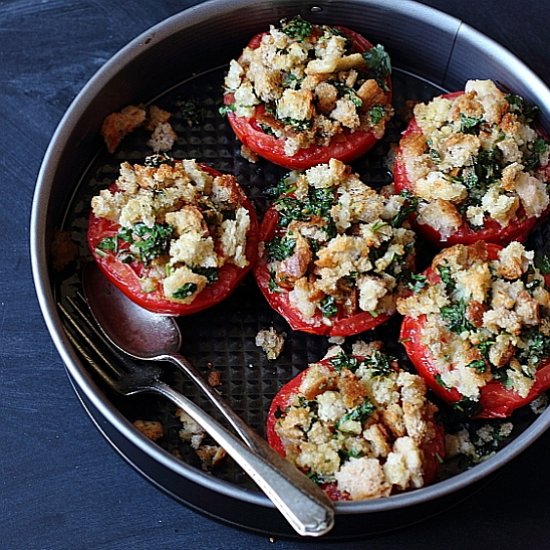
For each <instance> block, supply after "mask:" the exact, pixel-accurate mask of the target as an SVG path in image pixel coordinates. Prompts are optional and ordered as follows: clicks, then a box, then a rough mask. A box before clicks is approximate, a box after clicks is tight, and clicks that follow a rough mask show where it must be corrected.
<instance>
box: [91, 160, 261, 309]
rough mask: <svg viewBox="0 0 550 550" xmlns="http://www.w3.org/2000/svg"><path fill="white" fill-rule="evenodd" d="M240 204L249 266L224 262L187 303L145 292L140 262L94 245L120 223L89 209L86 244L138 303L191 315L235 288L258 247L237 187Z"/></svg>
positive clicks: (211, 171)
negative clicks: (125, 259)
mask: <svg viewBox="0 0 550 550" xmlns="http://www.w3.org/2000/svg"><path fill="white" fill-rule="evenodd" d="M200 167H201V169H203V170H204V171H205V172H207V173H209V174H210V175H212V176H214V177H215V176H219V175H220V172H218V171H217V170H215V169H213V168H210V167H209V166H205V165H200ZM238 192H239V195H240V200H239V202H240V204H241V205H242V206H243V207H245V208H246V209H247V210H248V213H249V215H250V229H249V231H248V235H247V244H246V258H247V259H248V262H249V264H248V266H246V267H245V268H240V267H237V266H236V265H234V264H229V263H226V264H225V265H223V266H222V267H221V268H220V269H219V272H218V280H217V281H215V282H214V283H211V284H209V285H207V286H206V287H205V288H204V289H203V290H202V291H201V292H200V293H199V294H197V296H196V297H195V299H194V300H193V301H192V302H191V303H190V304H181V303H178V302H174V301H172V300H168V299H167V298H165V296H164V293H163V292H162V290H161V289H160V288H158V289H157V290H155V291H153V292H144V291H143V289H142V286H141V284H140V280H139V277H138V274H139V271H140V268H141V264H139V263H137V262H134V263H131V264H127V263H124V262H122V261H120V260H119V259H118V258H117V257H116V256H115V255H114V254H112V253H110V252H107V253H103V254H98V253H97V247H98V244H99V243H100V241H101V240H103V239H104V238H106V237H113V236H115V235H116V234H117V231H118V229H119V227H120V225H119V224H116V223H114V222H111V221H109V220H106V219H104V218H98V217H97V216H95V215H94V214H93V212H91V213H90V218H89V225H88V234H87V239H88V247H89V249H90V251H91V253H92V256H93V258H94V260H95V262H96V263H97V265H98V267H99V268H100V270H101V271H102V272H103V274H104V275H105V276H106V277H107V278H108V279H109V280H110V281H111V282H112V283H114V284H115V285H116V286H117V287H118V288H119V289H120V290H121V291H122V292H123V293H124V294H126V296H128V298H130V299H131V300H133V301H134V302H135V303H137V304H138V305H140V306H141V307H143V308H145V309H148V310H149V311H153V312H155V313H161V314H165V315H191V314H193V313H197V312H199V311H202V310H203V309H207V308H209V307H211V306H214V305H216V304H217V303H219V302H221V301H222V300H223V299H225V298H226V297H227V296H229V294H231V292H232V291H233V290H234V289H235V288H236V286H237V285H238V284H239V282H240V281H241V280H242V279H243V278H244V277H245V276H246V274H247V273H248V272H249V271H250V270H251V269H252V267H253V265H254V263H255V262H256V258H257V250H258V227H259V226H258V220H257V216H256V211H255V209H254V206H253V205H252V203H251V202H250V200H249V199H248V198H247V197H246V195H245V193H244V191H243V190H242V189H241V188H240V187H238Z"/></svg>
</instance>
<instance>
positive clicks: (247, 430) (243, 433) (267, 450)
mask: <svg viewBox="0 0 550 550" xmlns="http://www.w3.org/2000/svg"><path fill="white" fill-rule="evenodd" d="M157 359H159V360H166V361H170V362H171V363H173V364H174V365H176V366H177V367H179V368H180V369H181V370H182V371H183V372H184V373H185V374H186V375H187V376H189V377H190V378H191V380H192V381H193V383H194V384H195V385H196V386H197V387H198V388H199V389H200V390H201V391H202V392H203V394H204V395H205V396H206V397H207V398H208V399H209V400H210V402H211V403H212V404H213V405H215V407H216V408H217V409H218V410H219V411H220V413H222V414H223V416H224V417H225V418H226V420H227V421H228V422H229V423H230V424H231V426H233V428H234V429H235V431H236V432H237V433H238V434H239V436H240V437H241V439H242V440H243V441H244V442H245V443H246V444H247V445H248V446H249V447H250V448H251V449H252V450H253V451H255V452H256V453H258V454H260V455H262V456H271V455H272V449H271V447H270V446H269V445H268V444H267V442H266V441H265V439H263V438H262V437H260V436H259V435H258V434H257V433H256V432H255V431H254V430H253V429H252V428H251V427H250V426H249V425H248V424H247V423H246V422H245V421H244V420H243V419H242V418H241V417H240V416H239V415H238V414H237V413H236V412H235V411H234V410H233V409H232V408H231V407H230V405H229V404H228V403H227V401H226V400H225V399H224V398H223V397H222V395H221V394H220V393H219V392H218V391H217V390H216V389H215V388H213V387H212V386H210V384H208V381H207V380H206V379H205V378H204V376H203V375H202V374H201V372H200V371H199V370H198V369H197V368H196V367H195V366H194V365H193V364H192V363H191V362H190V361H188V360H187V359H186V358H185V357H184V356H183V355H180V354H179V353H172V354H169V355H168V354H166V355H161V356H160V357H158V358H157Z"/></svg>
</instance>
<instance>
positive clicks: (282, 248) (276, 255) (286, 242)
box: [265, 236, 296, 261]
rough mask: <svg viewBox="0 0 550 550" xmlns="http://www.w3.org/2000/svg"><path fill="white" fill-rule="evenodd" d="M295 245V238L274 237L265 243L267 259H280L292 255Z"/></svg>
mask: <svg viewBox="0 0 550 550" xmlns="http://www.w3.org/2000/svg"><path fill="white" fill-rule="evenodd" d="M295 247H296V240H295V239H292V238H290V237H288V236H285V237H282V238H281V237H274V238H273V239H272V240H271V241H269V242H267V243H266V244H265V250H266V252H267V257H268V259H269V260H277V261H282V260H284V259H286V258H288V257H289V256H292V254H293V253H294V249H295Z"/></svg>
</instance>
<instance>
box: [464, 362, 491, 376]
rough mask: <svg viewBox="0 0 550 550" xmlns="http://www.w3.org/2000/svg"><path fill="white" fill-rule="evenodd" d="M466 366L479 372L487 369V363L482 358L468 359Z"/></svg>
mask: <svg viewBox="0 0 550 550" xmlns="http://www.w3.org/2000/svg"><path fill="white" fill-rule="evenodd" d="M466 366H467V367H468V368H470V369H474V370H475V371H476V372H479V373H480V374H483V373H484V372H486V371H487V364H486V363H485V360H484V359H476V360H474V361H470V362H469V363H468V364H467V365H466Z"/></svg>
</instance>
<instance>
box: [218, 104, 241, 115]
mask: <svg viewBox="0 0 550 550" xmlns="http://www.w3.org/2000/svg"><path fill="white" fill-rule="evenodd" d="M236 109H237V106H236V105H235V104H234V103H230V104H229V105H222V106H221V107H220V108H219V109H218V113H220V115H221V116H227V115H228V114H229V113H234V112H235V110H236Z"/></svg>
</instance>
